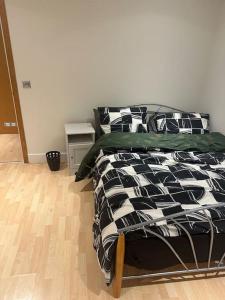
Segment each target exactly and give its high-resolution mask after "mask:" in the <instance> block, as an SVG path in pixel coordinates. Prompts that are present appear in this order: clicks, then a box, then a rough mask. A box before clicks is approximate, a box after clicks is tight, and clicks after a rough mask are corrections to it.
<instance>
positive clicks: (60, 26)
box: [6, 0, 221, 162]
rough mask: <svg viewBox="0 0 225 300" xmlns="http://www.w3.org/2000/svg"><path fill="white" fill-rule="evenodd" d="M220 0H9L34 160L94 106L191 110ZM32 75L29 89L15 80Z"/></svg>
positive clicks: (89, 115)
mask: <svg viewBox="0 0 225 300" xmlns="http://www.w3.org/2000/svg"><path fill="white" fill-rule="evenodd" d="M220 4H221V0H213V1H212V0H198V1H196V0H183V1H180V0H170V1H165V0H139V1H136V0H85V1H84V0H73V1H72V0H67V1H61V0H48V1H44V0H39V1H36V0H20V1H15V0H6V6H7V12H8V20H9V25H10V32H11V40H12V46H13V52H14V59H15V65H16V73H17V79H18V84H19V93H20V99H21V106H22V113H23V119H24V125H25V133H26V138H27V144H28V152H29V158H30V161H32V162H34V161H41V159H42V158H43V153H45V152H46V151H48V150H50V149H58V150H60V151H64V149H65V146H64V130H63V124H64V123H66V122H72V121H76V122H80V121H87V120H89V119H92V109H93V108H94V107H96V106H98V105H126V104H134V103H141V102H158V103H163V104H169V105H172V106H176V107H180V108H183V109H185V110H195V107H196V105H197V102H198V100H199V99H200V98H201V96H202V86H203V84H204V80H205V75H206V71H207V63H208V60H209V56H210V54H211V44H212V39H213V36H214V30H215V26H216V21H217V15H218V11H219V10H220ZM27 79H30V80H31V82H32V89H30V90H23V89H22V87H21V81H22V80H27Z"/></svg>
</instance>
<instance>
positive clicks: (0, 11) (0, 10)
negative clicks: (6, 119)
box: [0, 0, 28, 163]
mask: <svg viewBox="0 0 225 300" xmlns="http://www.w3.org/2000/svg"><path fill="white" fill-rule="evenodd" d="M0 19H1V24H2V31H3V38H4V42H5V51H6V56H7V61H8V68H9V75H10V81H11V87H12V94H13V100H14V107H15V112H16V118H17V126H18V131H19V135H20V141H21V147H22V152H23V160H24V163H28V153H27V143H26V137H25V132H24V126H23V118H22V112H21V107H20V98H19V91H18V86H17V80H16V71H15V65H14V60H13V53H12V46H11V41H10V34H9V25H8V20H7V13H6V7H5V1H4V0H0Z"/></svg>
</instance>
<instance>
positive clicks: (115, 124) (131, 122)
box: [98, 106, 147, 133]
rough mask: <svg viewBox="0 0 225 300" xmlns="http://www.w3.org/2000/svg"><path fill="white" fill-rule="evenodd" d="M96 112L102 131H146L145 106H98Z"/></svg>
mask: <svg viewBox="0 0 225 300" xmlns="http://www.w3.org/2000/svg"><path fill="white" fill-rule="evenodd" d="M98 112H99V120H100V127H101V129H102V131H103V132H104V133H110V132H147V121H146V119H147V107H135V106H133V107H99V108H98Z"/></svg>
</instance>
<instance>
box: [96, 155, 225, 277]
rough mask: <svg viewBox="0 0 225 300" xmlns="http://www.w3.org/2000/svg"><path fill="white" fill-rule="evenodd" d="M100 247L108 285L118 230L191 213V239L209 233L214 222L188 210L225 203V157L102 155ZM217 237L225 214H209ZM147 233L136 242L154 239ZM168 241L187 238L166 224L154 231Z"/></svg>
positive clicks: (98, 167) (98, 219)
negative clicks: (179, 237) (194, 235)
mask: <svg viewBox="0 0 225 300" xmlns="http://www.w3.org/2000/svg"><path fill="white" fill-rule="evenodd" d="M93 177H94V195H95V218H94V225H93V231H94V247H95V249H96V251H97V255H98V261H99V264H100V266H101V269H102V271H103V272H104V275H105V278H106V282H108V283H109V282H110V281H111V278H112V272H113V263H114V261H113V257H114V253H115V246H116V241H117V238H118V229H121V228H125V227H127V226H129V225H134V224H139V223H142V222H144V221H148V220H152V219H153V220H154V219H158V218H160V217H163V216H166V215H170V214H173V213H176V212H181V211H184V210H187V214H186V215H185V216H182V217H180V218H179V221H180V222H181V223H182V225H183V226H184V227H185V228H186V229H187V230H188V231H189V232H190V233H191V234H199V233H208V232H209V225H208V222H204V221H203V220H202V218H201V216H200V213H196V214H195V215H194V216H193V215H188V210H189V209H193V208H198V207H201V206H204V205H210V204H217V203H221V202H225V155H224V154H223V153H219V152H215V153H212V152H211V153H200V152H184V151H175V152H157V151H151V152H146V153H144V152H139V153H132V152H125V151H122V152H120V151H117V152H115V153H112V154H106V153H104V151H101V152H100V155H99V156H98V158H97V160H96V165H95V168H94V172H93ZM207 214H208V216H209V217H210V218H211V219H212V220H213V225H214V230H215V232H217V233H221V232H225V225H224V224H225V221H224V220H225V209H224V208H223V207H220V208H217V209H215V208H214V209H209V210H208V211H207ZM146 229H147V228H143V227H141V228H139V229H137V230H136V232H135V236H136V237H137V235H138V236H140V238H144V237H150V236H151V234H150V233H149V232H147V231H146ZM151 230H152V231H155V232H157V233H159V234H161V235H162V236H165V237H169V236H170V237H172V236H173V237H176V236H179V235H182V231H181V230H180V229H179V228H178V227H177V226H176V225H174V224H170V223H169V222H167V221H166V220H164V221H161V222H157V223H156V224H154V226H153V225H152V226H151Z"/></svg>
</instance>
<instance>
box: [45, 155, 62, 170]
mask: <svg viewBox="0 0 225 300" xmlns="http://www.w3.org/2000/svg"><path fill="white" fill-rule="evenodd" d="M46 159H47V163H48V166H49V169H50V170H51V171H58V170H59V169H60V152H59V151H49V152H47V153H46Z"/></svg>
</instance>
